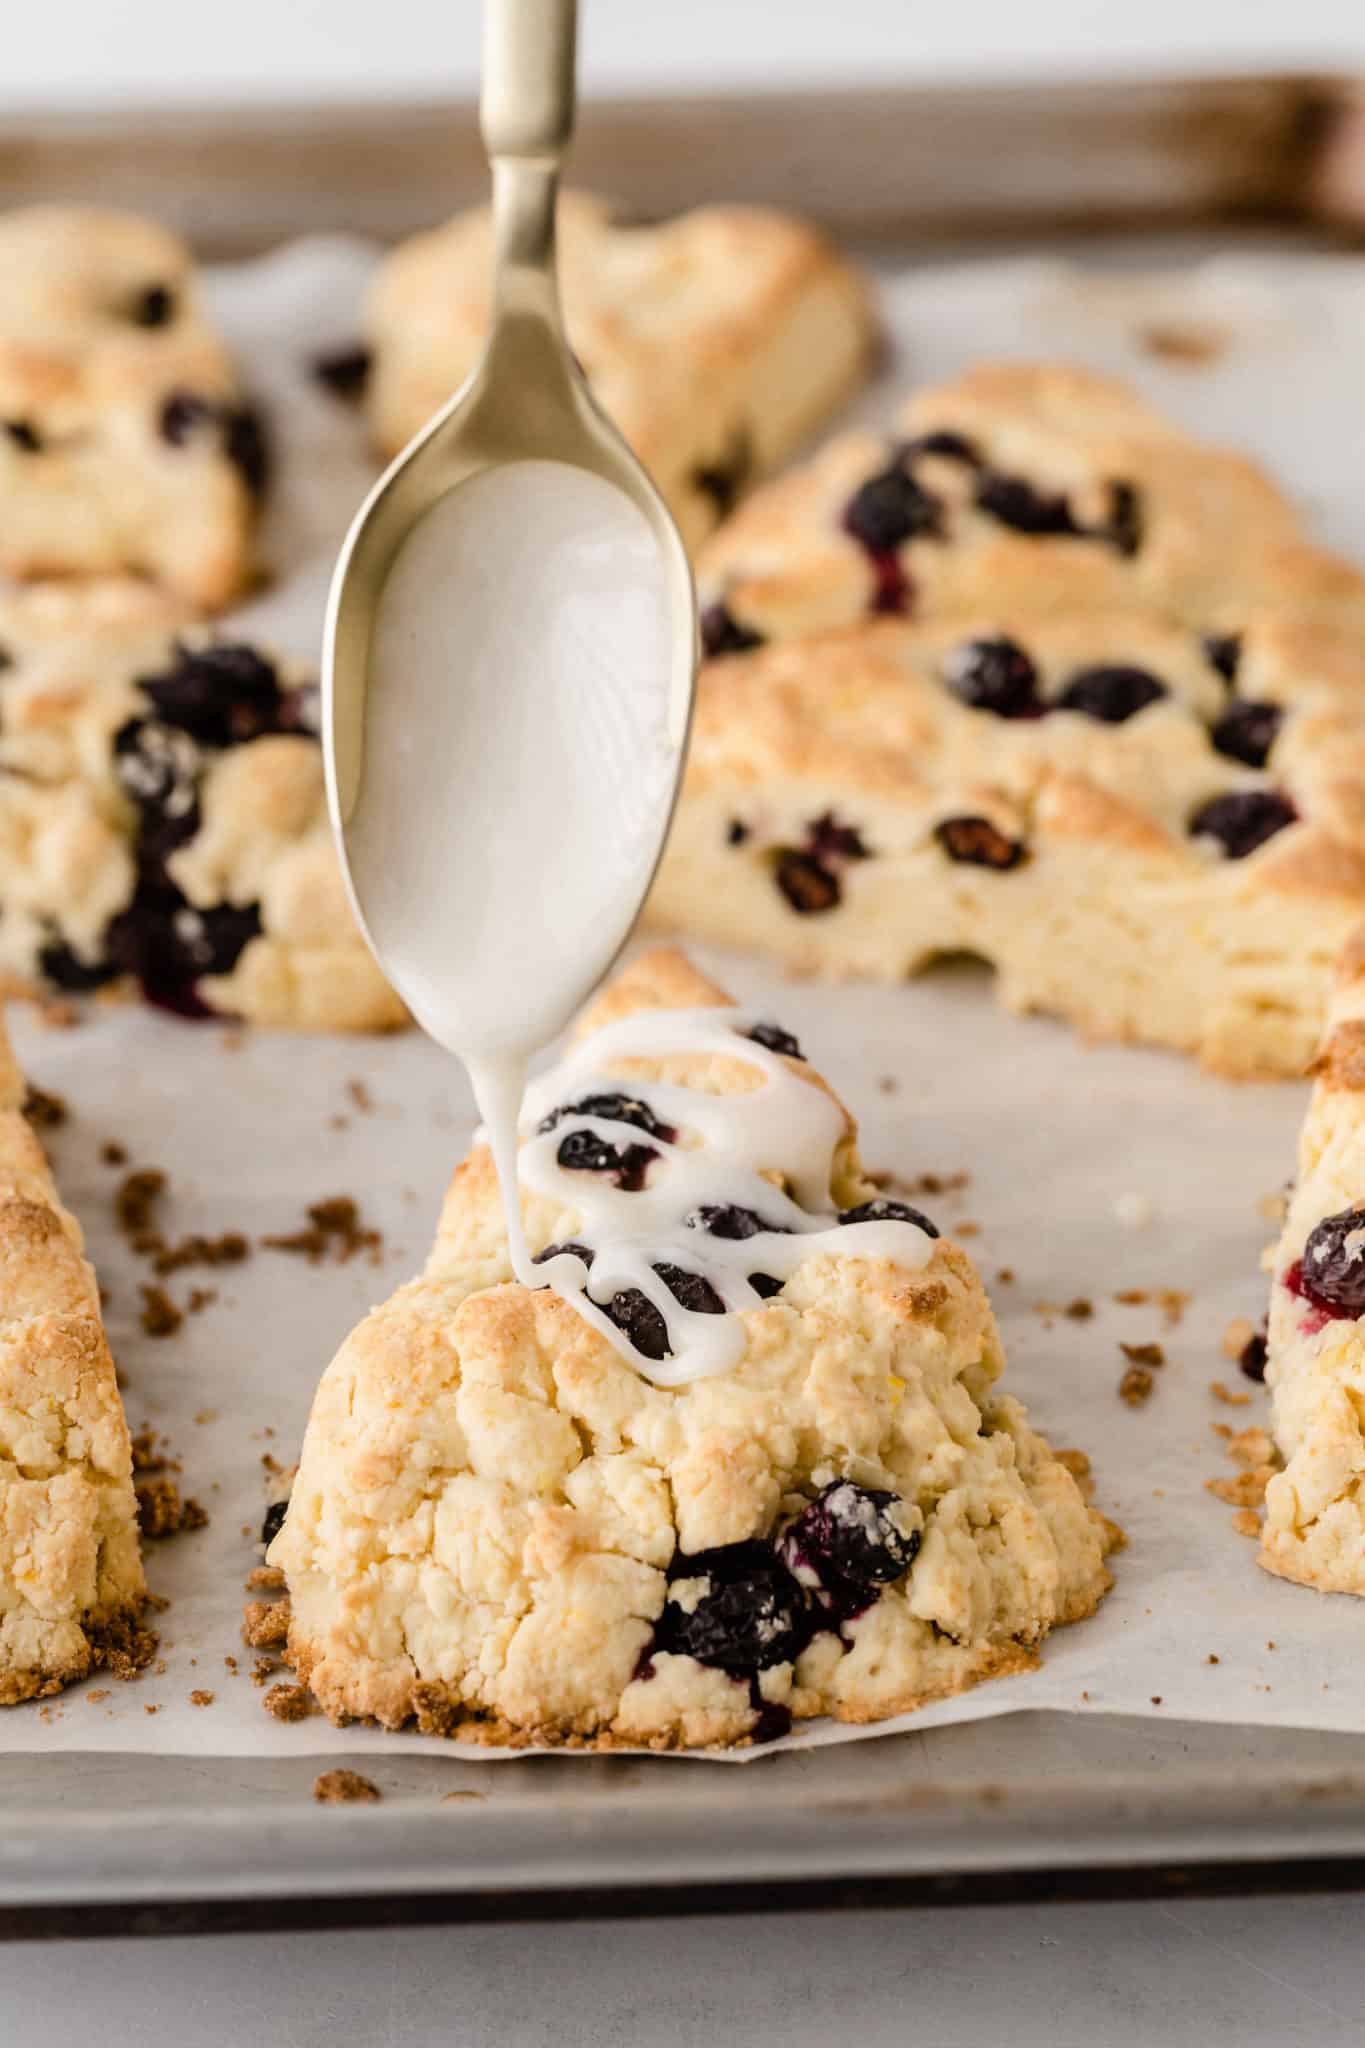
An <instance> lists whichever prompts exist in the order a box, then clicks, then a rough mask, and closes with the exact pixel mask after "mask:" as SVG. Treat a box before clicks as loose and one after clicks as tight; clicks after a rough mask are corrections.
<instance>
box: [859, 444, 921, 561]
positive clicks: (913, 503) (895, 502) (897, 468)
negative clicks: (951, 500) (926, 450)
mask: <svg viewBox="0 0 1365 2048" xmlns="http://www.w3.org/2000/svg"><path fill="white" fill-rule="evenodd" d="M843 524H844V531H845V533H850V534H852V536H853V538H854V539H855V540H856V541H860V542H861V544H862V545H863V547H865V548H866V549H867V551H868V553H869V554H872V555H887V554H890V553H891V552H892V551H893V549H895V548H898V547H901V546H902V545H903V544H904V543H905V542H906V541H908V540H919V539H921V538H923V537H925V536H930V537H932V538H934V539H941V538H942V535H943V505H942V501H941V500H940V499H938V498H936V497H935V496H934V495H933V493H932V492H931V491H926V490H925V489H924V488H923V487H922V486H921V485H920V484H917V483H916V482H915V479H914V477H913V476H912V475H911V474H910V472H909V470H908V469H905V468H903V467H902V466H901V465H900V464H899V463H893V464H892V465H891V467H890V468H889V469H883V470H880V471H878V473H877V475H876V476H870V477H869V478H868V480H867V482H866V483H865V484H863V485H862V487H861V488H860V489H859V490H857V491H855V493H854V495H853V496H852V497H851V498H850V499H849V501H848V504H847V505H846V506H845V508H844V520H843Z"/></svg>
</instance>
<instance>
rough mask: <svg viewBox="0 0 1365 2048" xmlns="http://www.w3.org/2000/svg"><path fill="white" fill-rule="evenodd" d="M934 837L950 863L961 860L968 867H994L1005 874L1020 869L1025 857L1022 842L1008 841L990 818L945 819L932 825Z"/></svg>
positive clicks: (1025, 853) (1026, 855)
mask: <svg viewBox="0 0 1365 2048" xmlns="http://www.w3.org/2000/svg"><path fill="white" fill-rule="evenodd" d="M934 837H935V839H937V841H938V843H939V845H940V846H941V847H942V848H943V851H944V852H945V853H946V854H947V856H948V858H949V860H955V861H960V862H962V863H963V864H964V865H966V866H967V867H976V868H995V869H997V870H998V871H1000V872H1001V873H1004V872H1006V871H1007V870H1008V869H1010V868H1017V867H1019V866H1021V865H1022V863H1023V862H1024V861H1025V860H1026V859H1027V857H1028V853H1027V848H1026V847H1025V846H1024V844H1023V842H1022V840H1018V839H1011V838H1009V837H1008V835H1007V834H1006V833H1004V832H1002V831H1001V830H1000V829H999V827H998V826H996V825H993V824H992V823H991V821H990V819H989V818H980V817H962V818H944V819H943V820H942V821H941V822H940V823H939V824H937V825H935V827H934Z"/></svg>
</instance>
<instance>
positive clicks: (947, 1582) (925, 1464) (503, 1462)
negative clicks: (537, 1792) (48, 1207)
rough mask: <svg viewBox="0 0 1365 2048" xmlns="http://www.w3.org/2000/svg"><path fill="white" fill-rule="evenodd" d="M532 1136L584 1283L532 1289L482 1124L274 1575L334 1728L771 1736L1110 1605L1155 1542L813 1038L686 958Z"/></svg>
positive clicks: (991, 1670)
mask: <svg viewBox="0 0 1365 2048" xmlns="http://www.w3.org/2000/svg"><path fill="white" fill-rule="evenodd" d="M522 1131H523V1138H522V1145H521V1152H520V1167H519V1172H520V1180H521V1203H522V1215H523V1221H524V1225H525V1231H526V1236H527V1242H528V1245H529V1247H530V1248H531V1251H532V1252H533V1253H534V1261H533V1263H528V1266H527V1269H526V1270H527V1275H528V1278H529V1277H530V1275H531V1274H533V1273H536V1272H537V1271H538V1270H539V1271H544V1273H545V1274H546V1275H547V1279H549V1280H552V1282H553V1284H546V1285H538V1284H534V1285H523V1284H522V1283H521V1282H519V1281H518V1280H516V1279H515V1278H514V1277H513V1266H512V1262H511V1255H510V1254H509V1250H508V1240H507V1234H506V1228H505V1224H504V1217H503V1211H502V1208H501V1205H500V1200H499V1191H498V1185H497V1180H496V1175H495V1172H494V1168H493V1162H492V1159H491V1157H490V1155H489V1152H488V1150H487V1149H486V1147H485V1146H484V1145H483V1144H482V1143H479V1144H476V1146H475V1149H474V1150H473V1152H472V1153H471V1154H470V1156H469V1158H468V1159H467V1160H466V1161H465V1163H464V1164H463V1165H462V1166H461V1167H460V1168H459V1170H458V1171H457V1173H456V1175H455V1177H454V1180H453V1182H452V1184H451V1188H450V1192H449V1194H448V1196H447V1199H446V1203H445V1208H444V1212H443V1214H442V1218H441V1224H440V1229H439V1234H438V1236H437V1240H436V1245H435V1248H434V1250H433V1251H432V1253H431V1256H430V1258H429V1259H428V1261H427V1264H426V1267H425V1269H424V1271H423V1272H422V1274H421V1276H420V1277H419V1278H418V1279H416V1280H414V1281H413V1282H411V1283H410V1284H409V1285H408V1286H406V1287H404V1288H402V1289H400V1290H399V1292H398V1293H397V1294H395V1295H394V1296H393V1297H392V1298H391V1299H390V1300H389V1301H388V1302H386V1303H385V1304H384V1305H383V1306H382V1307H380V1308H378V1309H376V1310H375V1311H374V1312H373V1313H372V1314H371V1315H370V1316H369V1317H368V1318H367V1320H366V1321H365V1322H364V1323H362V1324H361V1325H360V1326H359V1328H358V1329H357V1330H355V1331H354V1333H353V1334H352V1335H351V1336H350V1337H349V1338H348V1339H347V1341H346V1342H345V1344H343V1346H342V1348H341V1350H340V1352H339V1353H338V1355H337V1357H336V1358H335V1360H334V1361H333V1363H332V1364H331V1365H330V1366H329V1367H328V1369H327V1371H326V1373H325V1374H324V1376H323V1379H322V1382H321V1385H320V1387H319V1390H318V1393H317V1397H316V1400H315V1402H314V1406H313V1412H312V1416H311V1419H310V1421H309V1424H308V1428H307V1432H306V1435H305V1438H304V1443H303V1452H302V1459H301V1463H300V1466H299V1471H298V1477H297V1479H296V1481H295V1483H294V1487H293V1492H292V1495H291V1498H290V1501H289V1507H288V1513H287V1517H286V1519H285V1521H284V1525H283V1528H282V1530H281V1532H280V1533H279V1534H278V1535H277V1536H276V1538H275V1540H274V1542H273V1545H272V1547H271V1550H270V1552H269V1558H270V1562H271V1563H272V1564H275V1565H279V1566H282V1567H283V1568H284V1571H285V1573H286V1575H287V1578H288V1584H289V1594H290V1608H291V1620H290V1634H289V1655H290V1657H291V1659H292V1661H293V1663H294V1665H295V1667H296V1669H297V1670H298V1672H299V1674H300V1676H301V1677H303V1678H304V1679H306V1680H307V1681H308V1683H309V1684H310V1685H311V1686H312V1688H313V1691H314V1693H315V1694H316V1696H317V1698H318V1699H319V1701H320V1702H321V1704H322V1706H323V1707H324V1708H325V1709H326V1710H327V1712H328V1713H329V1714H331V1715H332V1716H333V1717H334V1718H336V1719H344V1718H345V1717H346V1716H348V1715H362V1716H372V1717H373V1718H375V1719H376V1720H378V1721H380V1722H382V1723H383V1724H384V1725H385V1726H387V1727H391V1728H396V1727H400V1726H402V1725H404V1724H405V1723H408V1722H411V1721H415V1722H416V1723H417V1724H418V1726H419V1727H421V1728H422V1729H424V1730H427V1731H428V1732H436V1733H441V1734H450V1735H459V1736H463V1737H467V1738H471V1739H475V1740H483V1741H488V1742H503V1743H515V1744H520V1743H528V1742H545V1743H556V1742H572V1743H587V1744H596V1745H599V1746H602V1747H607V1746H611V1745H621V1744H644V1745H649V1746H653V1747H658V1748H668V1747H691V1746H702V1745H712V1744H729V1743H737V1742H749V1741H762V1740H766V1739H769V1738H771V1737H773V1736H775V1735H777V1734H780V1733H782V1732H784V1731H785V1730H786V1729H787V1728H788V1727H789V1726H790V1724H791V1721H792V1718H793V1717H797V1718H809V1717H812V1716H816V1715H833V1716H837V1717H838V1718H839V1719H841V1720H844V1721H850V1722H868V1721H877V1720H881V1719H883V1718H885V1717H886V1716H888V1715H892V1714H899V1713H903V1712H906V1711H908V1710H910V1709H912V1708H915V1707H918V1706H920V1705H922V1704H923V1703H925V1702H927V1701H930V1700H933V1699H937V1698H941V1697H943V1696H944V1695H947V1694H950V1693H956V1692H959V1691H961V1690H962V1689H963V1688H964V1687H967V1686H970V1685H973V1684H975V1683H976V1682H977V1681H978V1680H981V1679H985V1678H989V1677H994V1676H998V1675H1001V1674H1003V1673H1007V1672H1015V1671H1024V1670H1027V1669H1028V1668H1030V1667H1031V1666H1032V1665H1033V1664H1034V1663H1035V1662H1036V1659H1037V1654H1038V1649H1039V1646H1040V1644H1041V1642H1042V1640H1043V1638H1044V1637H1045V1636H1046V1634H1047V1633H1048V1631H1049V1629H1050V1628H1052V1627H1053V1626H1054V1625H1056V1624H1058V1623H1061V1622H1066V1621H1075V1620H1078V1619H1080V1618H1081V1617H1083V1616H1085V1615H1088V1614H1089V1613H1091V1612H1092V1610H1093V1609H1094V1607H1095V1606H1096V1604H1097V1602H1098V1601H1099V1599H1100V1598H1101V1596H1102V1595H1103V1594H1104V1592H1105V1591H1106V1589H1107V1587H1108V1586H1109V1583H1110V1579H1109V1574H1108V1571H1107V1569H1106V1567H1105V1563H1104V1556H1105V1552H1106V1549H1107V1548H1109V1547H1112V1543H1113V1541H1114V1540H1115V1539H1116V1532H1115V1531H1114V1530H1113V1529H1112V1527H1111V1526H1110V1525H1108V1524H1106V1523H1105V1522H1104V1521H1103V1520H1102V1519H1101V1517H1100V1516H1099V1515H1097V1514H1096V1513H1095V1512H1094V1511H1093V1510H1091V1509H1090V1508H1089V1507H1087V1505H1086V1503H1085V1501H1084V1500H1083V1498H1082V1496H1081V1493H1080V1491H1079V1490H1078V1488H1077V1485H1076V1482H1075V1480H1074V1479H1073V1477H1072V1475H1071V1472H1070V1471H1069V1470H1068V1469H1067V1467H1066V1466H1065V1465H1064V1464H1063V1463H1062V1462H1060V1461H1059V1460H1058V1459H1057V1458H1056V1457H1054V1455H1053V1453H1052V1452H1051V1450H1050V1449H1049V1447H1048V1446H1047V1444H1046V1443H1045V1442H1044V1441H1043V1440H1042V1439H1041V1438H1040V1437H1039V1436H1038V1435H1036V1434H1035V1432H1034V1431H1033V1430H1032V1429H1031V1428H1030V1427H1029V1424H1028V1422H1027V1419H1026V1417H1025V1414H1024V1411H1023V1409H1022V1408H1021V1407H1020V1406H1019V1404H1018V1402H1017V1401H1014V1400H1012V1399H1010V1398H1008V1397H1006V1396H1004V1395H1002V1394H1000V1393H999V1392H998V1391H997V1389H996V1381H997V1379H998V1377H999V1374H1000V1372H1001V1369H1002V1367H1003V1363H1004V1360H1003V1356H1002V1352H1001V1346H1000V1338H999V1334H998V1332H997V1330H996V1326H995V1322H994V1319H993V1317H992V1315H991V1311H990V1307H989V1304H988V1303H987V1300H986V1297H985V1294H984V1292H983V1290H982V1287H981V1283H980V1280H979V1279H978V1277H977V1275H976V1273H975V1271H974V1270H973V1268H972V1265H971V1263H970V1261H969V1260H968V1258H967V1257H966V1255H965V1254H964V1253H963V1252H962V1251H961V1250H960V1249H959V1247H958V1246H956V1245H955V1244H952V1243H950V1242H948V1241H947V1240H946V1239H944V1238H943V1237H941V1236H940V1235H939V1233H938V1231H937V1230H936V1228H935V1227H934V1225H933V1223H932V1222H931V1221H930V1219H929V1218H928V1217H926V1216H924V1215H922V1214H921V1213H920V1212H919V1211H917V1210H915V1209H912V1208H911V1207H909V1206H908V1205H907V1204H905V1203H901V1202H897V1201H892V1200H887V1199H883V1198H881V1197H879V1196H878V1194H877V1192H876V1190H875V1188H874V1187H872V1186H871V1185H870V1184H869V1182H868V1181H867V1179H866V1178H865V1176H864V1174H863V1172H862V1169H861V1166H860V1164H859V1160H858V1155H857V1149H856V1132H855V1127H854V1124H853V1121H852V1119H851V1118H850V1116H849V1115H848V1112H847V1111H846V1110H845V1109H844V1108H843V1106H842V1105H841V1104H840V1102H839V1101H838V1099H837V1098H836V1097H835V1096H834V1094H833V1093H832V1091H831V1090H830V1089H829V1088H828V1087H827V1085H826V1084H825V1083H824V1082H823V1081H822V1080H821V1079H820V1077H819V1076H818V1075H817V1074H816V1073H815V1072H814V1070H813V1069H812V1068H811V1067H810V1066H809V1065H808V1064H807V1062H806V1059H805V1056H804V1053H803V1051H802V1048H801V1047H800V1045H799V1044H798V1043H797V1041H796V1040H795V1039H794V1038H793V1037H792V1036H791V1035H790V1034H789V1033H788V1032H786V1031H784V1030H783V1029H781V1028H780V1027H779V1026H778V1025H776V1024H774V1023H773V1022H771V1021H770V1020H768V1019H765V1018H761V1017H753V1016H750V1015H748V1014H746V1013H745V1012H744V1011H742V1010H740V1009H737V1008H735V1007H734V1006H732V1005H730V1004H729V1002H728V999H727V998H726V997H725V996H724V995H723V994H722V992H721V991H720V990H719V989H717V988H715V987H714V986H713V985H712V984H711V983H709V982H707V981H705V980H704V979H702V977H701V976H699V975H698V974H696V973H695V972H694V971H693V970H692V969H691V968H690V967H689V965H688V964H687V962H686V961H685V960H684V959H683V958H682V957H681V956H680V955H679V954H676V953H672V952H656V953H652V954H649V955H646V956H645V957H643V958H641V959H639V960H637V961H636V962H635V964H634V965H633V966H632V967H630V968H629V969H628V970H627V971H626V972H625V973H623V974H622V975H621V976H620V977H619V978H618V979H617V980H616V981H615V982H614V984H612V986H611V987H610V988H609V989H608V990H607V991H606V992H605V993H604V994H603V995H601V996H600V997H599V998H598V1000H597V1001H596V1002H595V1003H594V1004H593V1005H592V1006H591V1008H590V1009H589V1011H588V1012H587V1013H586V1015H585V1016H584V1018H583V1020H582V1023H581V1026H580V1028H579V1031H578V1033H577V1034H576V1039H575V1042H574V1044H573V1045H572V1047H571V1050H570V1052H569V1053H568V1055H567V1056H566V1058H565V1060H564V1062H563V1063H562V1064H561V1065H560V1066H559V1067H558V1068H557V1069H555V1070H554V1071H553V1073H551V1074H550V1075H549V1076H548V1077H545V1078H543V1079H542V1080H541V1081H540V1082H538V1083H537V1084H536V1087H535V1089H534V1090H533V1092H532V1093H531V1095H530V1096H528V1102H527V1106H526V1110H525V1111H524V1113H523V1121H522ZM637 1219H638V1220H637Z"/></svg>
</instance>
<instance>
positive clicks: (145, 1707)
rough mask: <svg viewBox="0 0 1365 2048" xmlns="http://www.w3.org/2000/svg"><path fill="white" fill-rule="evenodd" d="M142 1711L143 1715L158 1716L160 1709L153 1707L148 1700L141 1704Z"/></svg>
mask: <svg viewBox="0 0 1365 2048" xmlns="http://www.w3.org/2000/svg"><path fill="white" fill-rule="evenodd" d="M142 1711H143V1713H144V1714H159V1713H160V1712H161V1709H160V1707H154V1706H153V1705H152V1704H151V1702H150V1701H149V1700H144V1701H143V1702H142Z"/></svg>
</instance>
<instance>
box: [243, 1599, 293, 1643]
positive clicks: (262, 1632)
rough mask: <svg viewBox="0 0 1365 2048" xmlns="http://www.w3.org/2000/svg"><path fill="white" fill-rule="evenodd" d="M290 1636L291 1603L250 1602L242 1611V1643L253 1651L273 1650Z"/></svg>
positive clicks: (280, 1601) (285, 1601)
mask: <svg viewBox="0 0 1365 2048" xmlns="http://www.w3.org/2000/svg"><path fill="white" fill-rule="evenodd" d="M288 1635H289V1602H288V1601H287V1600H278V1601H276V1602H275V1603H274V1604H273V1605H272V1604H271V1603H270V1602H269V1601H267V1600H248V1601H247V1603H246V1606H245V1607H244V1608H243V1609H242V1641H243V1642H244V1643H246V1644H248V1645H249V1646H250V1648H251V1649H253V1650H273V1649H275V1648H277V1647H278V1645H279V1644H281V1643H283V1642H285V1641H286V1640H287V1639H288Z"/></svg>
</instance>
